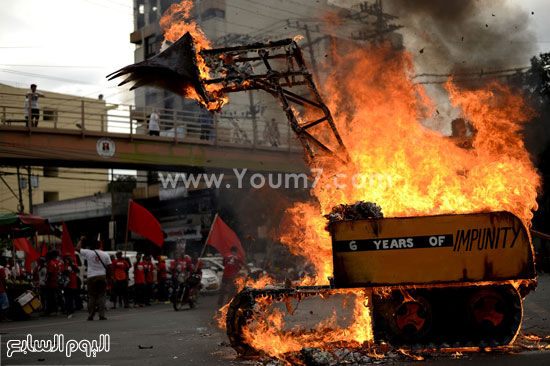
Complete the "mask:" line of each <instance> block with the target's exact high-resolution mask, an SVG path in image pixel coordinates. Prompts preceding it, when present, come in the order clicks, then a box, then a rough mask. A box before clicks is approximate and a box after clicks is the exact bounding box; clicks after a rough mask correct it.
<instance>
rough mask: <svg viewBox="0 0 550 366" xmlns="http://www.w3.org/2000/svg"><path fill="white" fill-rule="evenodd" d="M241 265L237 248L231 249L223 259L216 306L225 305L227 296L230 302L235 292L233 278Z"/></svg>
mask: <svg viewBox="0 0 550 366" xmlns="http://www.w3.org/2000/svg"><path fill="white" fill-rule="evenodd" d="M243 265H244V262H243V260H242V259H241V257H239V256H238V255H237V248H236V247H231V253H230V254H229V255H227V256H226V257H224V258H223V275H222V284H221V288H220V296H219V297H218V306H223V305H225V304H226V302H225V301H226V297H227V296H229V300H231V299H232V298H233V296H234V295H235V292H236V291H237V288H236V286H235V278H236V277H237V275H238V274H239V270H240V269H241V267H242V266H243Z"/></svg>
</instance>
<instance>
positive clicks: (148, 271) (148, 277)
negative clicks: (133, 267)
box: [143, 254, 155, 306]
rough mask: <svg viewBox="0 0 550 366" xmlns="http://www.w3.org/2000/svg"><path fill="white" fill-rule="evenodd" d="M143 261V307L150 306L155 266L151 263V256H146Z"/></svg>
mask: <svg viewBox="0 0 550 366" xmlns="http://www.w3.org/2000/svg"><path fill="white" fill-rule="evenodd" d="M143 259H144V267H145V305H147V306H151V302H150V301H151V295H152V292H153V282H154V276H153V271H154V270H155V265H154V264H153V261H151V256H150V255H149V254H147V255H146V256H145V257H143Z"/></svg>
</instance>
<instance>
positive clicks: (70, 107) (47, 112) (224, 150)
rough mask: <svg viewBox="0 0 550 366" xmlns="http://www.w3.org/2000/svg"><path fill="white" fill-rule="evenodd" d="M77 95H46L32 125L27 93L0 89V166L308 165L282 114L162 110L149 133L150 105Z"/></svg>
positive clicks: (288, 168)
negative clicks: (157, 132)
mask: <svg viewBox="0 0 550 366" xmlns="http://www.w3.org/2000/svg"><path fill="white" fill-rule="evenodd" d="M46 100H47V103H46ZM75 100H77V101H78V99H77V98H73V99H63V98H44V99H41V100H40V104H41V105H40V106H41V111H40V119H39V122H38V125H37V126H36V127H33V126H31V124H29V123H28V121H27V119H26V117H25V110H24V97H22V96H21V95H16V94H9V93H0V119H1V120H0V162H1V164H2V165H41V166H66V167H95V168H121V169H122V168H124V169H142V170H165V171H186V170H190V169H191V170H192V169H194V168H196V169H199V168H201V169H202V168H206V169H213V170H225V169H234V168H236V169H243V168H247V169H249V170H254V171H273V172H303V171H305V170H306V167H305V164H304V161H303V149H302V147H301V145H300V143H299V142H298V141H297V140H296V138H295V137H294V135H293V133H292V131H291V129H290V127H289V125H288V123H287V122H286V119H284V118H283V117H281V119H280V120H279V121H275V120H270V121H267V120H265V119H262V118H258V117H247V116H240V117H236V116H234V115H228V114H227V115H225V114H218V115H212V114H210V113H209V112H206V111H204V112H191V111H184V110H174V109H157V113H158V114H159V117H160V120H159V125H160V136H150V135H149V132H148V128H147V123H148V120H149V115H150V114H151V112H152V110H151V108H136V107H134V106H132V105H122V104H117V105H114V104H108V103H105V101H102V100H98V101H96V102H90V100H89V99H86V100H85V99H82V100H80V101H78V103H75ZM43 101H44V102H43ZM46 105H47V106H46Z"/></svg>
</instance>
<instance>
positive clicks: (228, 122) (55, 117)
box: [0, 93, 302, 152]
mask: <svg viewBox="0 0 550 366" xmlns="http://www.w3.org/2000/svg"><path fill="white" fill-rule="evenodd" d="M39 106H40V116H39V119H38V123H37V124H36V125H33V123H29V114H30V115H31V116H32V112H31V113H29V111H28V110H26V108H25V95H24V94H13V93H0V125H1V126H2V128H4V129H5V128H8V129H9V128H13V129H18V130H28V131H29V132H31V131H50V132H51V131H52V130H54V132H57V133H67V134H75V133H80V134H83V135H85V134H86V133H89V132H94V133H97V132H101V133H108V134H119V135H120V137H125V138H130V139H133V138H142V139H152V140H158V141H173V142H174V143H180V142H181V143H185V142H187V143H197V144H207V145H208V144H209V145H220V146H235V147H247V148H252V149H254V148H258V149H268V150H286V151H293V152H300V151H302V147H301V145H300V143H299V142H298V141H297V139H296V138H295V135H294V133H293V132H292V130H291V129H290V126H289V125H288V123H287V122H286V119H283V120H279V121H276V120H275V119H266V118H263V117H261V116H260V117H252V116H240V117H238V116H235V115H231V114H229V113H227V114H224V113H222V114H214V115H212V114H211V113H209V112H206V111H199V112H197V111H189V110H176V109H160V108H155V109H156V111H157V113H158V115H159V127H160V131H159V136H158V137H157V136H151V135H150V134H149V128H148V123H149V118H150V115H151V113H152V108H150V107H149V108H136V107H135V106H133V105H127V104H111V103H107V102H106V101H105V100H99V99H90V98H78V97H75V98H71V99H69V98H57V97H48V96H46V97H45V98H40V99H39Z"/></svg>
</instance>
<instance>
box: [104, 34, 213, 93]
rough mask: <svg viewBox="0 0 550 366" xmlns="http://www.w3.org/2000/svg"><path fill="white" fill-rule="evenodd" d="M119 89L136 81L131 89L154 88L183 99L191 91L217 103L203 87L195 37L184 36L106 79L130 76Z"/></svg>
mask: <svg viewBox="0 0 550 366" xmlns="http://www.w3.org/2000/svg"><path fill="white" fill-rule="evenodd" d="M128 74H129V76H128V77H126V79H124V80H123V81H122V82H121V83H120V84H118V85H119V86H121V85H124V84H126V83H128V82H130V81H133V82H135V83H134V85H133V86H132V87H131V88H130V90H134V89H136V88H139V87H141V86H152V87H157V88H161V89H165V90H168V91H171V92H172V93H174V94H177V95H180V96H182V97H186V96H189V90H190V88H192V89H193V90H194V91H195V92H196V93H197V95H198V96H199V97H200V98H201V99H202V100H203V102H205V103H208V102H212V101H214V100H213V98H212V97H211V96H209V95H208V94H207V92H206V90H205V88H204V86H203V84H202V81H201V78H200V74H199V68H198V66H197V56H196V50H195V45H194V40H193V37H192V36H191V35H190V34H189V33H185V34H184V35H183V36H182V37H181V38H180V39H178V40H177V41H176V42H174V43H173V44H172V45H171V46H170V47H168V48H167V49H166V50H164V51H163V52H161V53H159V54H158V55H156V56H154V57H152V58H150V59H148V60H145V61H142V62H138V63H135V64H132V65H128V66H126V67H123V68H122V69H120V70H118V71H115V72H113V73H111V74H109V75H107V77H108V78H109V80H112V79H115V78H118V77H120V76H123V75H128Z"/></svg>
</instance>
